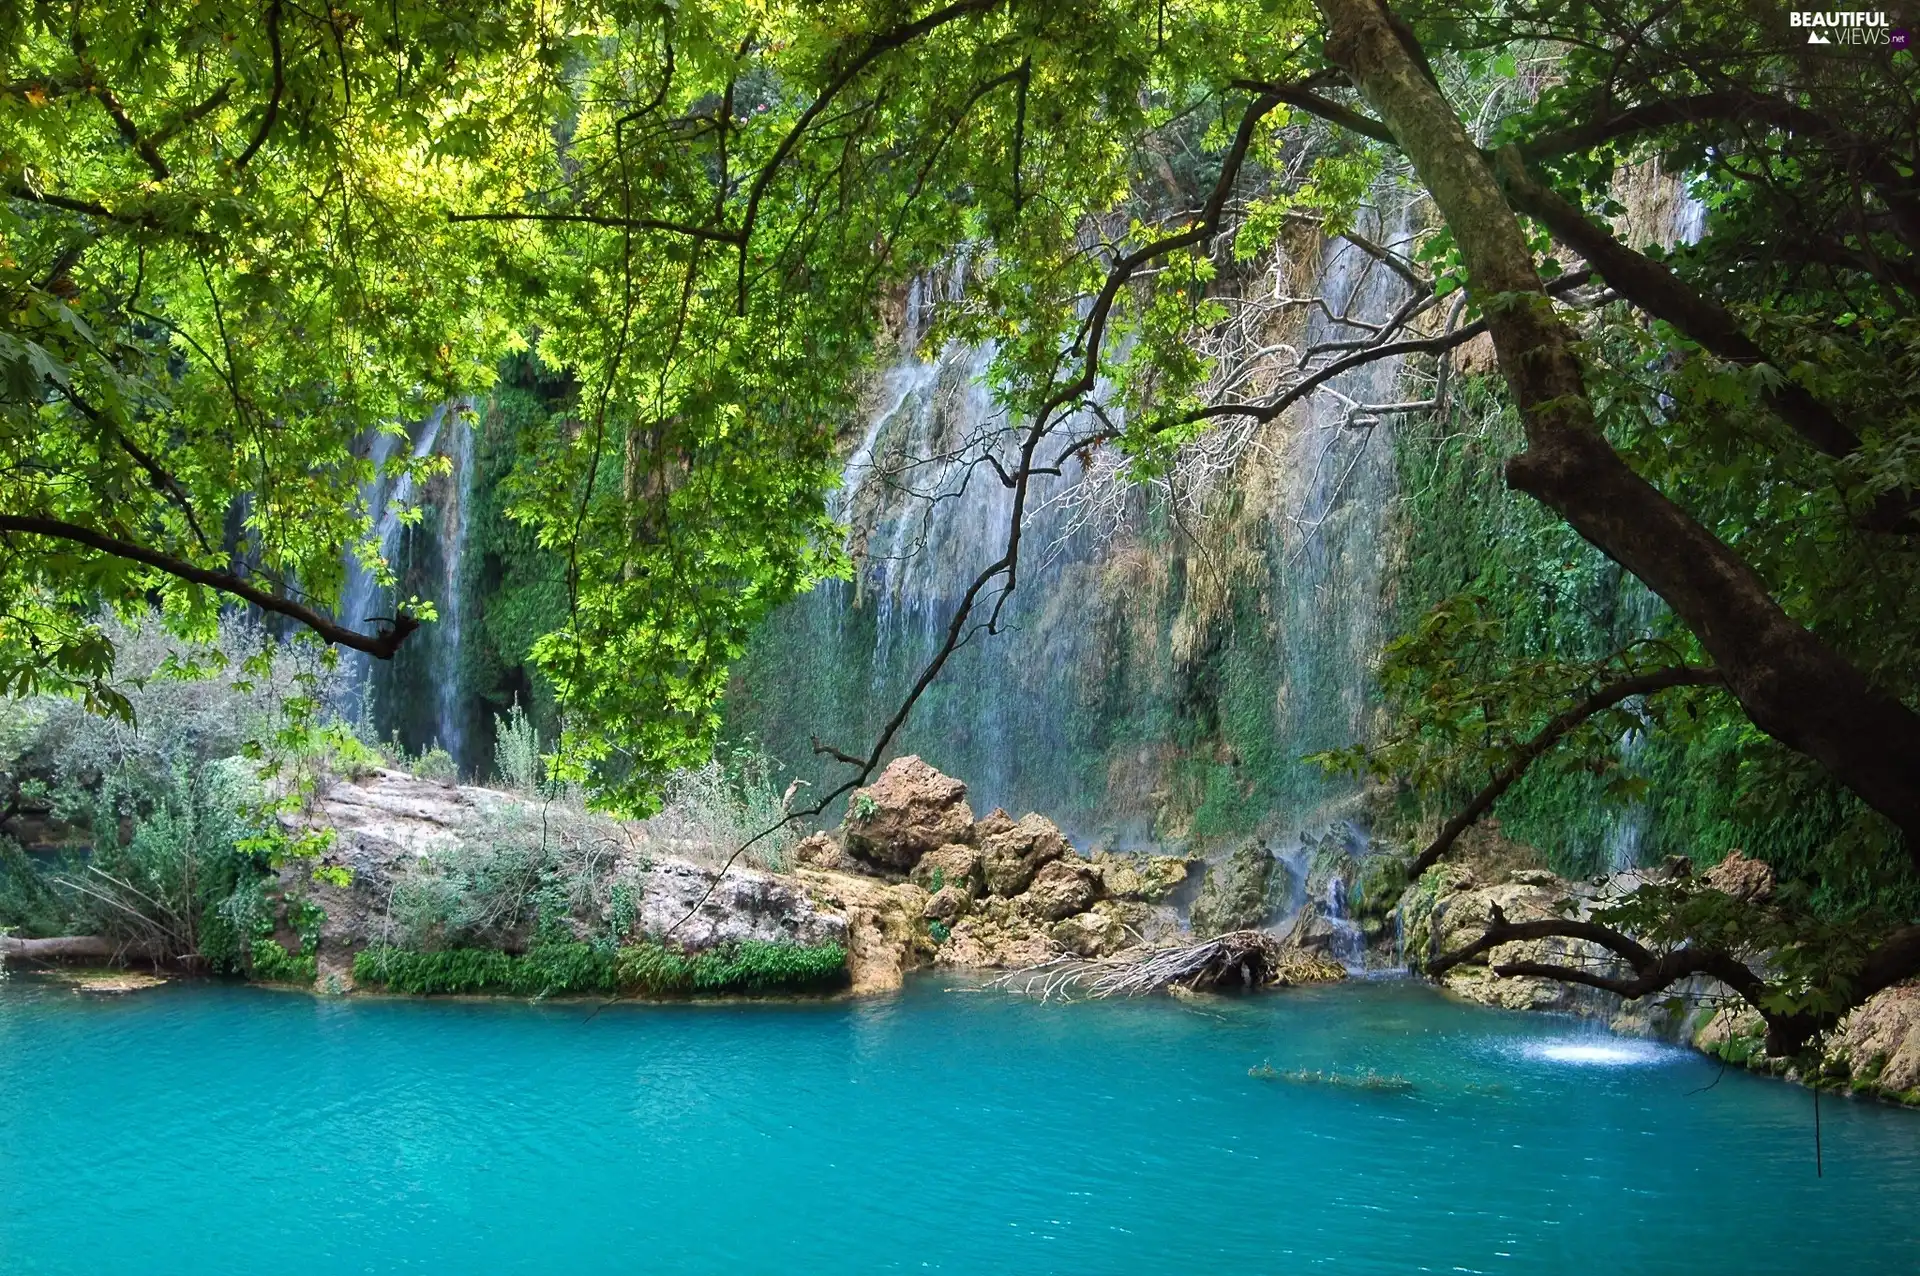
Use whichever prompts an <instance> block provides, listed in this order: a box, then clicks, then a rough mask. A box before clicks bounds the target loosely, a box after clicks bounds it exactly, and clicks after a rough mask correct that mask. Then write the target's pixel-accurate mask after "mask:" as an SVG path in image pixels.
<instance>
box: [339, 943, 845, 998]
mask: <svg viewBox="0 0 1920 1276" xmlns="http://www.w3.org/2000/svg"><path fill="white" fill-rule="evenodd" d="M846 969H847V953H846V949H844V948H842V947H841V946H840V945H839V944H787V943H770V942H766V941H761V940H747V941H744V942H742V943H738V944H729V945H724V946H722V947H719V948H712V949H708V950H707V951H705V952H701V953H681V952H677V951H675V950H673V949H671V948H667V947H665V946H664V945H661V944H635V945H631V946H628V947H623V948H618V949H614V948H609V947H606V946H603V945H596V944H587V943H579V942H575V941H549V942H546V943H539V944H535V945H534V946H533V947H532V948H530V949H528V950H527V951H526V952H525V953H521V954H513V953H504V952H500V951H498V950H495V949H485V948H447V949H442V950H440V951H438V952H420V951H416V950H412V949H406V948H394V947H376V948H368V949H365V950H363V951H362V952H360V953H359V954H358V955H357V956H355V958H354V960H353V977H354V980H355V981H356V982H357V983H361V984H366V985H371V986H377V987H381V988H385V989H386V990H387V991H389V992H399V993H413V994H417V995H430V994H434V993H505V994H510V995H514V996H524V997H554V996H567V995H580V994H596V993H597V994H603V995H604V994H613V993H626V994H644V995H651V996H675V995H678V996H686V995H692V994H698V993H708V994H716V993H751V992H805V991H818V990H823V989H827V988H832V987H836V986H838V985H839V984H840V983H842V982H843V981H844V980H845V978H846Z"/></svg>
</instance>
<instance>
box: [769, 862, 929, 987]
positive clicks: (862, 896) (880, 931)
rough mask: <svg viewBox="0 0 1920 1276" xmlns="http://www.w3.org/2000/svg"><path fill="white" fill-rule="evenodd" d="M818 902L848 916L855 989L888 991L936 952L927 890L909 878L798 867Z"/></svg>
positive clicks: (851, 975) (850, 975) (850, 970)
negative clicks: (888, 879) (927, 918)
mask: <svg viewBox="0 0 1920 1276" xmlns="http://www.w3.org/2000/svg"><path fill="white" fill-rule="evenodd" d="M795 876H796V877H797V878H798V880H799V882H800V885H801V886H802V887H803V888H804V889H805V890H806V891H807V893H808V895H809V897H810V898H811V899H812V900H813V902H814V904H815V906H816V907H819V908H822V909H825V910H829V911H831V912H833V913H835V914H837V915H839V916H840V917H842V918H844V919H845V926H846V935H847V941H846V943H847V977H848V979H849V981H850V984H851V989H852V991H853V992H854V993H855V994H864V993H876V992H890V991H892V990H893V989H895V988H898V987H899V986H900V984H901V981H902V979H903V978H904V977H905V975H906V972H907V971H908V970H911V969H912V968H913V967H915V966H918V965H920V964H921V963H922V962H924V961H925V960H926V959H927V958H928V957H929V956H931V955H932V952H933V943H932V940H931V939H930V938H929V937H928V935H927V931H926V925H925V915H926V906H927V900H928V896H927V893H926V892H925V891H924V890H922V889H920V888H919V887H918V886H915V885H914V884H913V883H911V882H883V881H880V880H877V879H875V878H872V877H862V876H855V875H853V874H849V873H822V872H818V871H815V870H811V869H800V870H798V872H797V873H796V874H795Z"/></svg>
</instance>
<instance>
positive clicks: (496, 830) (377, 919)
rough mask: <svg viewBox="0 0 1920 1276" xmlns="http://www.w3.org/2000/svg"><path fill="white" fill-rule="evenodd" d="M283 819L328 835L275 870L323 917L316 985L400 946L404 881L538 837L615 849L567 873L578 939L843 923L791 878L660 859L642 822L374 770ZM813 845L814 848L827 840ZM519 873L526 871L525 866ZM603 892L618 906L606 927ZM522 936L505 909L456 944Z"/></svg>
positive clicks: (796, 936) (740, 937) (674, 939)
mask: <svg viewBox="0 0 1920 1276" xmlns="http://www.w3.org/2000/svg"><path fill="white" fill-rule="evenodd" d="M286 818H287V823H288V824H289V825H291V826H292V827H293V829H294V830H295V831H298V832H313V831H321V832H323V833H324V834H325V835H326V836H327V837H328V839H329V845H328V847H327V849H326V850H325V852H324V853H323V854H322V855H321V856H320V857H319V859H318V862H317V863H316V862H315V861H311V860H296V861H294V862H292V863H290V864H288V865H287V866H286V867H285V868H284V869H282V870H281V873H280V889H281V892H282V894H283V895H285V896H287V897H288V898H298V899H301V900H304V901H306V902H307V903H310V904H312V905H315V906H317V907H318V908H319V910H320V912H321V914H322V915H323V919H322V920H321V922H320V927H319V939H318V947H317V950H316V952H315V959H316V962H317V964H318V968H319V984H320V987H321V988H322V989H323V990H325V991H336V992H338V991H347V990H348V989H350V988H351V973H350V971H351V967H352V961H353V955H354V954H355V953H356V952H358V951H360V950H361V949H363V948H366V947H368V946H370V945H374V944H381V943H395V942H401V941H403V940H404V939H405V938H406V936H404V935H401V934H398V933H396V923H395V921H394V919H393V917H392V912H391V910H392V908H393V904H394V901H395V899H396V898H397V897H402V896H403V891H402V887H403V886H404V885H405V884H406V883H407V881H408V879H411V880H413V881H416V882H417V881H421V880H432V879H433V876H434V874H435V873H436V872H438V871H439V870H441V869H444V868H445V867H446V866H447V865H448V864H449V863H450V862H453V861H455V860H457V859H458V858H459V856H460V855H461V853H462V852H463V851H465V852H471V851H473V850H474V849H476V848H479V849H480V850H482V851H483V852H484V851H486V850H487V849H488V848H497V847H498V846H499V845H502V844H510V843H512V842H513V841H514V839H515V838H517V837H520V836H522V835H525V836H526V837H527V838H529V839H531V844H532V845H536V846H537V845H539V844H540V843H539V840H538V839H539V838H541V837H548V836H550V837H551V840H552V841H553V842H554V843H555V844H556V845H557V844H559V843H561V842H568V841H569V840H570V842H571V844H573V845H575V846H580V845H583V844H590V843H592V842H595V841H598V842H599V843H602V844H610V845H613V846H618V847H619V848H620V849H619V850H618V851H617V852H615V853H613V854H611V855H603V856H601V857H600V858H598V859H594V858H592V857H591V856H582V857H581V859H580V862H579V863H577V864H574V865H571V866H570V868H571V869H572V871H574V872H576V873H577V874H578V877H577V880H575V881H574V883H573V890H574V892H575V894H577V895H582V894H583V895H585V896H586V897H587V898H588V900H589V901H590V902H588V903H585V904H576V909H584V910H585V911H584V912H578V911H577V912H576V916H575V918H574V920H575V924H576V926H577V927H578V928H579V929H580V930H581V931H583V932H592V933H595V934H606V933H607V930H608V927H609V926H613V925H616V924H624V926H625V927H626V932H625V935H623V938H624V937H627V936H631V937H633V938H636V939H637V938H643V937H645V938H655V939H660V938H665V939H667V940H668V941H669V942H671V943H672V944H673V945H674V946H676V947H679V948H681V949H684V950H686V951H689V952H699V951H702V950H705V949H708V948H713V947H716V946H720V945H726V944H734V943H738V942H741V941H744V940H760V941H767V942H788V943H796V944H809V945H818V944H828V943H833V944H841V945H843V946H847V947H849V948H851V947H852V939H853V937H852V935H851V933H850V923H849V917H848V915H847V914H845V913H844V912H840V911H836V910H833V909H830V908H823V907H821V906H820V905H819V904H817V903H816V902H815V899H814V897H813V896H812V895H811V894H810V893H809V891H808V890H807V889H806V888H805V886H804V885H803V884H802V883H801V882H799V881H797V880H795V879H794V878H793V877H791V876H786V875H781V874H775V873H769V872H764V871H762V870H759V869H754V868H747V867H744V866H741V865H733V866H731V867H728V868H726V869H725V871H724V872H722V871H719V870H717V869H715V868H709V867H706V866H703V865H700V864H696V863H693V862H690V861H688V860H686V859H682V858H679V857H677V856H672V855H666V854H661V853H660V840H659V839H657V838H655V837H654V836H653V835H652V833H651V831H650V830H649V829H648V828H647V826H646V825H644V824H640V823H626V824H623V823H618V822H615V821H612V820H605V819H603V818H602V817H597V816H590V815H588V814H587V813H584V812H579V811H577V810H561V809H558V808H549V809H545V810H541V809H539V808H536V807H533V806H531V805H530V804H528V803H526V802H525V801H524V800H522V799H518V798H516V797H514V796H513V795H511V794H506V793H500V792H497V791H495V790H491V789H482V788H475V787H471V786H464V785H454V784H444V783H440V782H437V781H430V780H422V779H418V778H416V777H414V776H411V775H408V774H406V773H405V772H400V771H389V770H375V771H369V772H367V773H364V774H362V775H359V776H357V777H354V778H342V779H338V780H335V781H334V782H332V783H330V784H327V785H325V786H323V787H322V788H321V790H320V791H319V792H318V793H317V794H316V795H315V796H314V798H313V799H312V800H311V801H310V802H309V803H308V805H307V806H306V808H305V809H304V810H302V811H301V812H299V813H297V814H295V815H291V816H288V817H286ZM543 825H544V827H543ZM814 845H815V846H816V847H818V848H819V849H820V850H821V851H822V852H825V851H826V850H827V849H828V848H830V847H831V846H832V843H831V841H830V839H829V840H824V845H821V843H820V842H814ZM588 849H591V847H590V846H589V847H588ZM823 857H824V856H823ZM529 862H532V861H529ZM470 871H471V870H470ZM533 871H535V872H538V871H540V866H539V864H538V863H535V864H534V870H533ZM532 884H537V882H536V883H532ZM615 886H617V887H619V892H618V898H619V899H620V900H621V901H622V902H621V903H620V904H619V905H618V909H619V914H620V915H619V919H618V921H617V922H616V919H615V916H614V909H615V906H614V904H613V900H614V898H615V891H614V889H613V888H614V887H615ZM528 929H529V922H528V919H527V918H526V917H525V915H524V914H523V913H521V912H519V911H518V910H515V911H514V912H513V913H512V914H511V915H509V916H507V917H503V918H502V919H501V920H500V921H499V922H498V923H497V924H495V925H493V926H490V927H486V928H483V929H481V930H479V931H477V932H475V933H474V934H472V935H469V936H466V937H464V938H463V939H462V940H461V941H460V942H465V943H477V944H480V945H482V946H491V947H500V948H504V949H508V950H510V951H511V950H516V949H518V948H520V947H522V946H524V944H525V942H526V940H527V938H528ZM295 942H296V943H297V941H295ZM290 946H291V945H290Z"/></svg>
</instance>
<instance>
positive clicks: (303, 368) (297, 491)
mask: <svg viewBox="0 0 1920 1276" xmlns="http://www.w3.org/2000/svg"><path fill="white" fill-rule="evenodd" d="M0 28H3V31H0V38H3V41H4V43H3V44H0V47H4V49H5V50H6V52H5V55H4V58H5V61H4V68H3V69H0V79H4V85H3V87H0V154H4V156H5V159H4V161H3V162H0V185H3V186H4V194H5V200H4V205H0V245H4V248H3V250H0V294H4V296H5V305H4V319H0V600H4V602H0V689H4V690H6V691H8V692H11V693H15V694H20V693H25V692H28V691H31V690H33V689H35V688H39V687H48V688H63V687H64V688H72V689H76V690H80V691H83V692H85V693H86V694H88V695H89V696H91V697H92V698H94V699H95V700H96V701H97V702H102V703H106V704H108V705H113V704H115V703H122V702H119V701H118V698H117V696H116V695H115V693H114V692H113V691H112V688H111V685H110V683H109V682H108V675H109V674H110V672H111V668H112V650H111V645H110V644H109V643H108V641H107V640H106V638H105V637H104V635H103V631H102V630H101V628H100V627H99V625H98V624H97V623H95V617H96V616H97V612H98V609H99V608H101V607H107V608H115V609H121V610H126V609H133V608H138V609H145V608H146V607H147V606H149V605H152V604H157V605H158V606H159V607H160V608H161V610H162V611H164V612H165V613H166V615H167V616H168V618H169V620H170V621H171V622H172V623H173V624H174V625H175V626H176V628H177V629H178V630H179V631H180V632H181V633H183V634H188V635H193V636H197V637H202V638H204V637H207V636H209V635H210V633H211V626H212V624H213V622H214V620H215V618H216V615H217V613H218V610H219V608H220V607H221V606H222V605H223V604H224V603H229V602H231V601H232V600H235V599H238V600H243V601H244V602H246V603H248V604H251V605H253V606H255V607H257V608H259V609H261V610H263V611H265V612H268V613H271V614H274V615H276V616H277V617H281V618H284V619H286V620H288V621H291V622H295V623H297V624H298V625H301V626H304V627H306V628H307V629H309V630H310V631H312V632H313V633H314V634H317V635H318V636H319V637H320V638H322V639H324V640H326V641H327V642H330V643H336V644H339V645H342V646H346V647H351V648H356V649H358V650H361V651H364V652H368V653H370V654H372V655H375V656H382V657H384V656H388V655H391V654H392V652H393V651H394V649H395V648H396V647H397V646H398V645H399V644H400V643H401V642H402V641H403V640H404V639H405V638H406V637H407V635H408V633H409V632H411V631H412V630H413V629H414V628H415V627H416V626H417V624H418V623H419V622H420V620H421V619H424V618H425V617H422V616H415V615H409V614H406V613H405V612H403V613H401V614H399V615H397V616H393V617H384V618H382V617H360V616H337V615H335V614H334V610H333V608H334V605H335V603H336V602H337V597H338V592H339V587H340V583H341V577H342V573H343V562H344V559H345V555H346V554H347V553H348V552H357V553H358V554H360V555H361V556H362V557H363V558H368V557H372V556H376V555H377V552H378V547H377V545H373V544H371V543H370V542H369V540H368V531H369V525H368V519H367V514H366V511H365V510H364V509H362V508H361V505H360V502H359V499H358V495H357V493H358V489H359V487H360V485H361V484H362V483H364V482H365V481H366V480H367V479H368V478H369V477H371V472H372V465H371V463H370V462H369V461H368V460H367V448H366V440H367V439H368V438H369V437H370V436H371V435H372V434H373V433H374V432H377V431H382V430H385V431H389V432H394V431H404V430H405V428H406V425H407V423H408V422H409V421H414V420H419V419H421V418H423V417H424V416H426V415H427V414H428V413H429V412H430V411H432V410H433V409H434V408H435V407H436V406H437V405H439V404H440V403H442V402H444V401H445V400H447V399H448V398H449V397H451V396H453V395H455V394H457V393H471V392H473V391H476V390H481V389H484V388H485V385H486V384H487V381H488V378H489V377H490V376H491V372H492V368H493V366H494V364H495V362H496V361H497V359H498V358H499V356H500V354H501V353H502V352H503V350H505V349H506V348H507V347H508V346H509V345H511V344H512V342H513V341H514V340H515V339H516V328H515V324H514V319H513V314H514V312H513V310H512V308H511V306H510V304H509V303H510V301H511V298H510V297H509V296H508V295H507V294H506V293H505V292H504V290H503V289H502V288H501V287H500V282H501V281H500V280H499V279H497V278H494V277H493V275H494V271H493V267H492V264H491V263H489V262H488V261H487V260H486V259H485V258H483V257H480V256H476V254H475V252H474V245H473V244H471V243H470V242H469V241H468V240H467V239H466V238H465V237H464V236H462V235H460V234H458V233H457V232H456V230H455V228H453V227H452V226H451V225H450V224H449V223H448V222H447V219H446V210H447V208H448V207H449V206H450V205H454V204H462V203H464V202H466V195H465V192H466V191H467V190H468V189H469V188H470V187H471V186H473V184H474V183H475V182H476V180H477V179H478V177H479V175H480V174H481V173H482V172H487V171H492V170H493V169H496V168H498V167H499V165H500V163H501V162H502V160H503V159H504V157H505V156H507V155H510V154H511V153H513V152H514V151H515V149H516V148H524V147H526V146H529V145H534V146H537V145H539V144H540V143H541V141H542V140H543V134H542V132H541V129H540V120H539V116H540V115H541V114H543V113H544V110H543V108H544V105H545V102H544V99H543V98H542V94H544V93H547V92H549V91H550V89H551V87H552V81H553V75H552V69H551V68H552V67H553V66H555V65H556V64H557V62H556V60H557V59H558V58H559V56H560V53H561V46H560V45H558V44H556V43H554V42H553V41H554V40H555V39H556V37H557V34H558V33H557V31H556V29H555V28H553V27H552V26H550V25H545V24H543V19H542V18H541V17H540V13H539V10H538V9H537V8H536V7H533V6H501V5H490V4H489V5H478V4H476V5H467V4H459V3H455V4H450V5H448V4H435V5H417V4H409V5H406V6H397V5H368V6H365V7H364V8H363V9H361V10H352V9H340V8H331V9H327V8H323V9H320V10H313V9H307V8H302V7H299V6H295V5H291V4H284V3H281V2H280V0H271V2H270V3H267V4H265V5H258V4H243V3H231V4H205V5H194V6H147V7H145V8H141V9H139V10H138V11H137V12H130V11H128V10H127V9H126V7H125V6H121V5H113V4H75V5H62V6H19V5H16V6H9V7H7V9H6V10H5V11H4V14H3V15H0ZM526 107H531V108H532V110H533V118H532V119H531V120H530V121H528V122H525V123H515V121H516V119H517V118H519V113H520V112H521V111H522V109H523V108H526ZM399 464H402V465H405V464H412V465H414V466H415V467H416V468H417V469H421V470H424V469H426V468H428V467H430V466H431V465H432V464H434V462H432V461H418V462H404V461H403V462H401V463H399ZM370 565H371V566H373V567H375V568H376V570H384V564H380V563H378V562H373V563H370Z"/></svg>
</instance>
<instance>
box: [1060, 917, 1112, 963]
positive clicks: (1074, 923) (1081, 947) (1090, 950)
mask: <svg viewBox="0 0 1920 1276" xmlns="http://www.w3.org/2000/svg"><path fill="white" fill-rule="evenodd" d="M1048 934H1049V935H1051V937H1052V938H1053V941H1054V942H1055V943H1056V944H1059V945H1060V946H1061V947H1062V948H1064V949H1066V950H1067V951H1068V952H1070V953H1072V954H1074V955H1075V956H1077V957H1105V956H1107V955H1109V954H1110V953H1114V952H1117V951H1119V950H1120V949H1122V948H1125V947H1126V945H1127V928H1126V926H1125V925H1124V924H1122V922H1121V921H1120V918H1119V917H1118V916H1116V915H1115V914H1114V913H1113V912H1111V911H1109V910H1105V909H1089V910H1087V911H1086V912H1084V913H1075V914H1073V915H1072V916H1071V917H1063V918H1061V919H1060V920H1059V921H1057V922H1055V923H1054V924H1053V928H1052V929H1051V930H1050V931H1049V932H1048Z"/></svg>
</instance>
